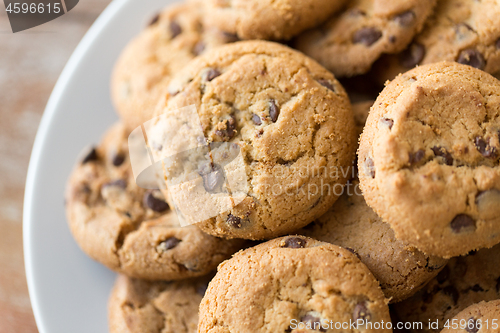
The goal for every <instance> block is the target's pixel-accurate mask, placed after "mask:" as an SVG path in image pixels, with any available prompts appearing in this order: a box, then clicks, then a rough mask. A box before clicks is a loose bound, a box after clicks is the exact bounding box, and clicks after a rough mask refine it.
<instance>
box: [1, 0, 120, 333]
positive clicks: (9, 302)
mask: <svg viewBox="0 0 500 333" xmlns="http://www.w3.org/2000/svg"><path fill="white" fill-rule="evenodd" d="M109 2H110V0H82V1H80V2H79V4H78V5H77V6H76V7H75V8H74V9H73V10H72V11H70V12H69V13H67V14H66V15H64V16H62V17H59V18H57V19H56V20H54V21H51V22H48V23H46V24H44V25H41V26H38V27H35V28H33V29H30V30H26V31H24V32H19V33H16V34H13V33H12V31H11V29H10V25H9V22H8V19H7V14H6V12H5V10H4V9H5V7H4V5H3V4H0V8H1V9H0V96H1V99H0V175H1V178H0V179H1V180H0V333H11V332H12V333H13V332H16V333H17V332H20V333H33V332H37V329H36V325H35V320H34V318H33V313H32V310H31V304H30V300H29V297H28V288H27V286H26V278H25V274H24V261H23V248H22V207H23V195H24V185H25V180H26V172H27V169H28V162H29V157H30V154H31V149H32V147H33V140H34V138H35V134H36V130H37V127H38V124H39V121H40V118H41V116H42V113H43V110H44V108H45V104H46V103H47V100H48V98H49V95H50V93H51V91H52V88H53V87H54V84H55V83H56V80H57V78H58V76H59V74H60V73H61V71H62V69H63V67H64V65H65V64H66V62H67V60H68V58H69V56H70V55H71V53H72V52H73V50H74V49H75V47H76V45H77V44H78V42H79V41H80V39H81V38H82V37H83V35H84V34H85V32H86V31H87V29H88V28H89V27H90V25H91V24H92V23H93V22H94V20H95V19H96V18H97V16H98V15H99V14H100V13H101V12H102V10H103V9H104V8H105V7H106V6H107V5H108V4H109Z"/></svg>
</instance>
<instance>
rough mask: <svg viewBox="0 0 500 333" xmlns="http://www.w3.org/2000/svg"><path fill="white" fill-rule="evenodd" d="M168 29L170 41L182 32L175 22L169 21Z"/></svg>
mask: <svg viewBox="0 0 500 333" xmlns="http://www.w3.org/2000/svg"><path fill="white" fill-rule="evenodd" d="M169 28H170V34H171V36H172V37H171V38H172V39H174V38H175V37H177V36H179V35H180V34H181V32H182V28H181V26H180V25H179V23H177V22H175V21H170V25H169Z"/></svg>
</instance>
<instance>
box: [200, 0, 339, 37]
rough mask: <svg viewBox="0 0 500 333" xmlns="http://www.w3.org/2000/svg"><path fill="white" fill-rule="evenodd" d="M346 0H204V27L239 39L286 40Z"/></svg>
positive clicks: (331, 13) (325, 15)
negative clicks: (207, 26) (221, 31)
mask: <svg viewBox="0 0 500 333" xmlns="http://www.w3.org/2000/svg"><path fill="white" fill-rule="evenodd" d="M345 2H346V0H282V1H271V0H265V1H263V0H231V1H228V0H207V1H205V5H206V10H207V16H206V21H207V25H209V26H215V27H217V28H219V29H221V30H223V31H227V32H229V33H232V34H236V35H237V36H238V37H240V38H242V39H267V40H287V39H290V38H291V37H293V36H295V35H297V34H299V33H300V32H302V31H304V30H306V29H309V28H312V27H314V26H316V25H318V24H320V23H321V22H323V21H325V20H326V19H327V18H328V17H329V16H331V15H333V14H334V13H335V12H337V11H338V10H339V9H341V8H342V6H343V5H344V3H345Z"/></svg>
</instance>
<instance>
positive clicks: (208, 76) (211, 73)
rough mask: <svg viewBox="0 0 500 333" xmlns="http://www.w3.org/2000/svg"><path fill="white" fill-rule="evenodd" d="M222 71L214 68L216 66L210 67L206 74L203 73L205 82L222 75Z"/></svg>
mask: <svg viewBox="0 0 500 333" xmlns="http://www.w3.org/2000/svg"><path fill="white" fill-rule="evenodd" d="M221 74H222V73H221V72H219V71H218V70H217V69H214V68H210V69H209V70H208V71H206V72H205V73H204V74H203V77H202V79H203V81H205V82H210V81H212V80H213V79H215V78H216V77H218V76H220V75H221Z"/></svg>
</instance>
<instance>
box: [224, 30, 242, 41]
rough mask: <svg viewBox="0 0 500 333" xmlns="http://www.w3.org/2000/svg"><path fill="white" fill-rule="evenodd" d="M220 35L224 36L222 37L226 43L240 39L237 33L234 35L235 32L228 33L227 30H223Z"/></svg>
mask: <svg viewBox="0 0 500 333" xmlns="http://www.w3.org/2000/svg"><path fill="white" fill-rule="evenodd" d="M222 35H223V36H224V39H225V41H226V43H234V42H237V41H239V40H240V38H239V37H238V35H235V34H232V33H229V32H225V31H223V32H222Z"/></svg>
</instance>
